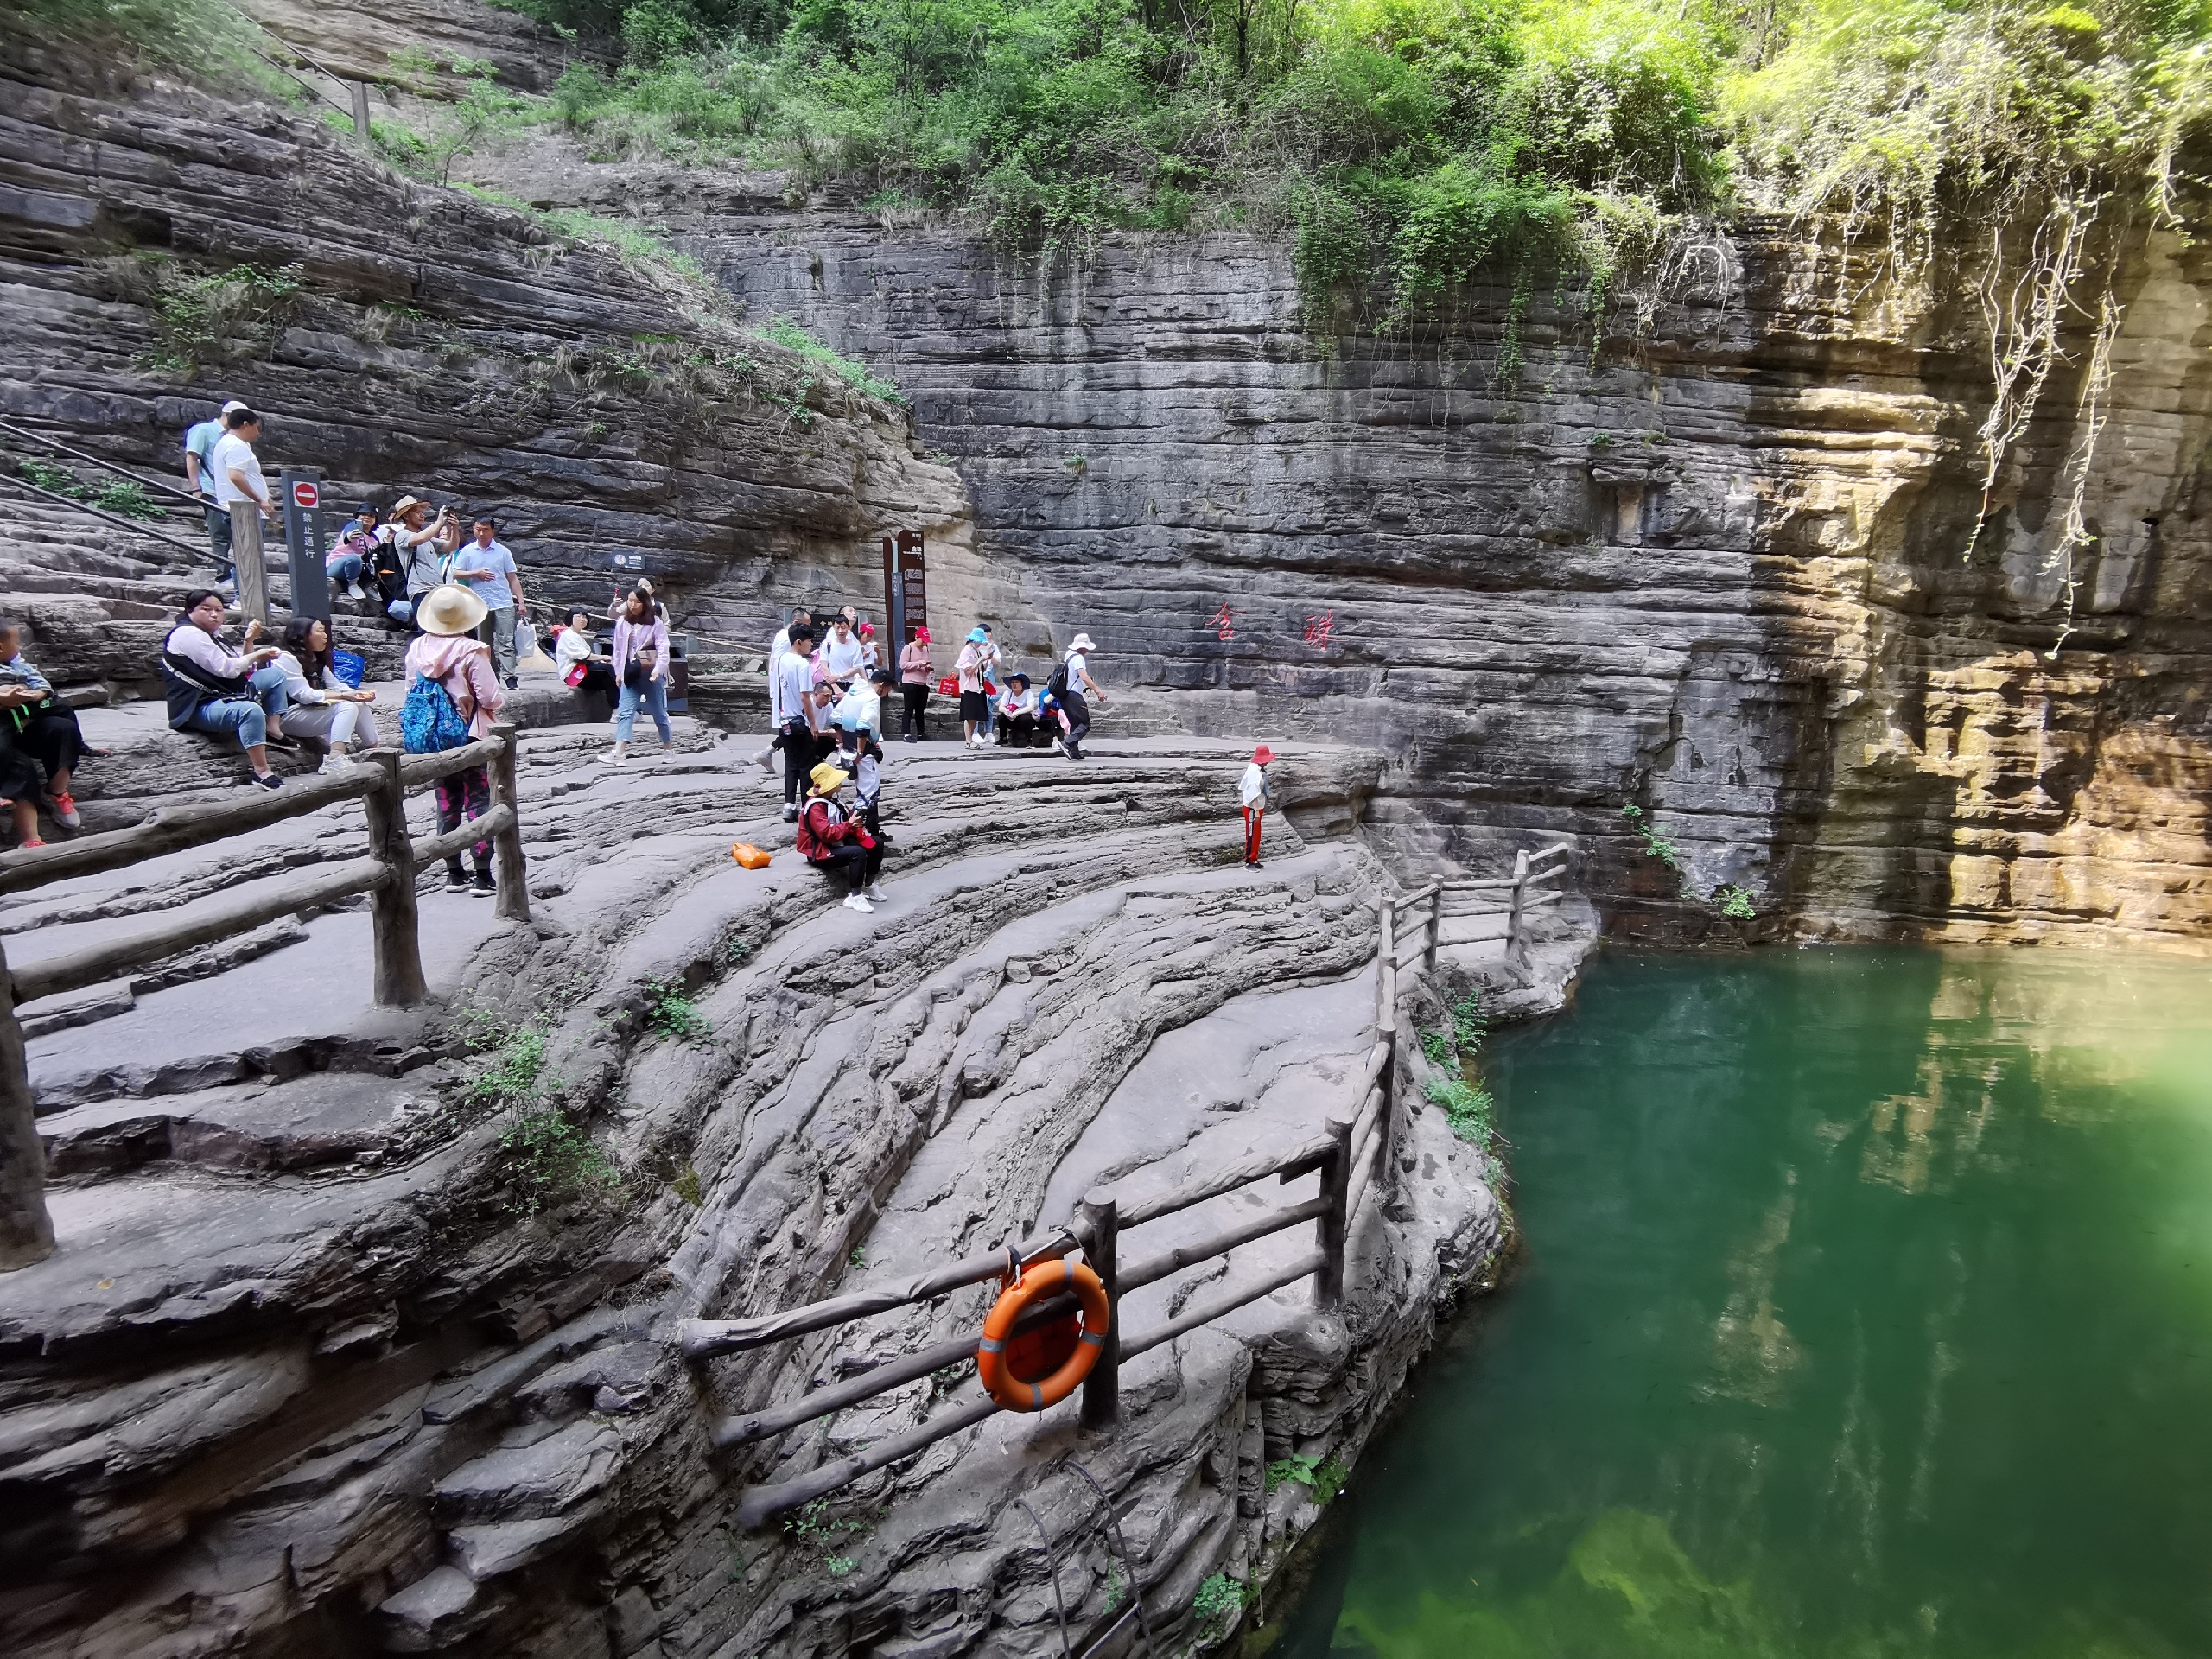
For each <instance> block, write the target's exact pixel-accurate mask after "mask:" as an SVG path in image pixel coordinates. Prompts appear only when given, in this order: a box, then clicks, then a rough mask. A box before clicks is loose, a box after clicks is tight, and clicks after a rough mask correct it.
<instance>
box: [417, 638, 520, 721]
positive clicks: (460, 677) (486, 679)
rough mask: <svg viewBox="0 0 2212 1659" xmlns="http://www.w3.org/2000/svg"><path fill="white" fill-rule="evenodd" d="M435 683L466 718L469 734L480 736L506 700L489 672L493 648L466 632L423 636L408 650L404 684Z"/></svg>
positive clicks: (495, 676)
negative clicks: (446, 693) (443, 688)
mask: <svg viewBox="0 0 2212 1659" xmlns="http://www.w3.org/2000/svg"><path fill="white" fill-rule="evenodd" d="M417 680H435V681H437V682H438V683H440V684H442V685H443V686H444V687H445V689H446V690H447V692H448V694H449V695H450V696H452V698H453V700H454V706H455V707H457V708H458V709H460V710H461V713H462V714H464V715H468V717H469V719H468V732H469V735H470V736H472V737H482V736H484V735H486V734H487V733H489V732H490V731H491V729H492V720H493V716H494V715H497V714H498V713H499V709H500V706H501V705H502V704H504V703H505V702H506V700H507V694H506V692H505V690H502V689H501V688H500V685H499V676H498V675H497V674H495V673H493V671H492V647H491V646H489V645H486V644H485V643H484V642H483V641H482V640H480V639H470V638H469V637H468V635H467V634H465V633H461V634H437V633H424V634H418V635H416V639H415V642H414V643H413V644H412V645H409V646H408V647H407V683H408V684H410V685H413V684H414V683H415V682H416V681H417Z"/></svg>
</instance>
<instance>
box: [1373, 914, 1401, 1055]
mask: <svg viewBox="0 0 2212 1659" xmlns="http://www.w3.org/2000/svg"><path fill="white" fill-rule="evenodd" d="M1397 918H1398V901H1397V900H1396V899H1384V900H1383V940H1382V944H1381V945H1380V946H1379V947H1378V948H1377V950H1376V954H1375V1022H1376V1024H1377V1025H1380V1026H1387V1025H1389V1023H1390V995H1391V984H1390V982H1391V980H1392V979H1393V978H1394V977H1395V975H1394V974H1393V973H1392V971H1391V970H1392V969H1393V968H1394V967H1395V965H1396V959H1397V955H1398V940H1397V927H1396V922H1397Z"/></svg>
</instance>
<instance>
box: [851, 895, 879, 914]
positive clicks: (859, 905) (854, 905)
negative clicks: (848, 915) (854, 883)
mask: <svg viewBox="0 0 2212 1659" xmlns="http://www.w3.org/2000/svg"><path fill="white" fill-rule="evenodd" d="M845 908H846V909H847V910H857V911H859V912H861V913H862V914H864V915H868V916H873V915H874V914H875V906H874V905H871V904H870V903H868V900H867V899H863V898H862V897H861V895H860V894H859V893H851V894H849V895H848V896H847V898H846V899H845Z"/></svg>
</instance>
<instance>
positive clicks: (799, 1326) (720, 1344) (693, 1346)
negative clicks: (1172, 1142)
mask: <svg viewBox="0 0 2212 1659" xmlns="http://www.w3.org/2000/svg"><path fill="white" fill-rule="evenodd" d="M1076 1248H1077V1245H1076V1240H1075V1237H1074V1236H1073V1235H1072V1234H1071V1233H1069V1232H1068V1231H1066V1230H1065V1229H1061V1228H1055V1229H1054V1230H1052V1231H1051V1232H1049V1233H1043V1234H1039V1236H1037V1237H1035V1238H1033V1239H1031V1240H1029V1241H1028V1242H1027V1243H1024V1244H1019V1245H1016V1246H1014V1253H1015V1254H1016V1255H1019V1256H1020V1258H1021V1260H1022V1262H1024V1263H1025V1264H1026V1263H1028V1262H1041V1261H1043V1260H1044V1259H1045V1258H1046V1256H1050V1255H1071V1254H1072V1253H1073V1252H1074V1250H1075V1249H1076ZM1006 1268H1007V1252H1006V1250H1005V1249H996V1250H991V1251H988V1252H986V1253H985V1254H983V1255H971V1256H969V1257H968V1258H967V1259H966V1260H964V1261H960V1262H953V1263H951V1264H950V1266H948V1267H942V1268H938V1269H937V1270H936V1271H934V1272H932V1273H924V1274H916V1275H915V1276H914V1277H913V1278H912V1279H908V1280H904V1281H901V1282H899V1283H898V1284H895V1285H885V1286H882V1287H880V1288H878V1289H875V1290H859V1291H855V1292H853V1293H852V1294H849V1295H846V1296H832V1297H830V1298H829V1300H826V1301H820V1302H809V1303H808V1304H807V1305H806V1306H804V1307H794V1308H792V1309H791V1310H789V1311H788V1312H786V1313H763V1314H760V1315H758V1316H756V1317H754V1318H753V1319H686V1320H684V1321H683V1323H682V1324H681V1325H678V1326H677V1340H678V1342H680V1343H681V1344H682V1345H683V1353H684V1357H686V1358H687V1359H708V1358H711V1357H713V1356H715V1355H716V1354H735V1353H741V1352H743V1351H745V1350H747V1349H748V1348H759V1347H761V1346H764V1345H765V1344H768V1343H772V1342H781V1341H783V1340H785V1338H789V1337H803V1336H805V1335H807V1334H808V1333H809V1332H815V1331H827V1330H828V1329H829V1327H830V1326H831V1325H849V1324H850V1323H851V1322H852V1321H853V1320H855V1319H866V1318H868V1315H869V1314H871V1313H889V1312H890V1311H891V1310H892V1309H893V1308H894V1307H904V1306H906V1305H907V1304H908V1303H909V1302H926V1301H928V1300H931V1299H932V1298H933V1297H938V1296H942V1295H944V1294H945V1293H946V1292H947V1291H950V1290H958V1289H959V1288H960V1287H962V1286H963V1285H976V1284H981V1283H982V1281H984V1280H986V1279H995V1278H997V1277H998V1276H999V1275H1000V1274H1002V1273H1004V1272H1005V1271H1006Z"/></svg>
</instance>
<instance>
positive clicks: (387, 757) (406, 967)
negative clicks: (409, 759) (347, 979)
mask: <svg viewBox="0 0 2212 1659" xmlns="http://www.w3.org/2000/svg"><path fill="white" fill-rule="evenodd" d="M366 759H367V762H368V764H369V765H370V766H375V767H377V768H378V769H379V770H380V771H381V772H383V773H384V780H383V781H382V782H381V783H379V784H378V785H377V786H376V789H375V790H374V791H372V792H371V793H370V794H369V795H367V796H365V797H364V798H363V799H362V802H361V805H362V807H363V808H364V809H365V810H366V811H367V813H368V817H369V851H370V852H371V853H372V855H375V856H376V857H377V858H378V859H379V860H381V861H383V863H384V867H385V882H384V885H383V886H382V887H378V888H377V889H376V890H375V892H373V893H371V894H370V895H369V926H370V930H371V931H372V934H373V936H374V938H375V948H376V1000H377V1001H378V1002H379V1003H382V1004H385V1006H387V1007H391V1006H397V1007H407V1006H409V1005H410V1004H411V1003H416V1002H420V1001H422V1000H423V998H424V997H425V996H427V995H429V987H427V986H425V985H424V984H423V946H422V942H421V939H420V938H419V937H418V935H417V931H416V917H415V841H414V837H413V836H410V835H409V834H408V833H407V791H406V788H405V786H404V785H402V784H401V783H400V781H399V751H398V750H397V749H395V748H392V747H390V746H389V745H387V746H385V747H383V748H378V749H372V750H371V751H370V752H369V753H368V755H367V757H366Z"/></svg>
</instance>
